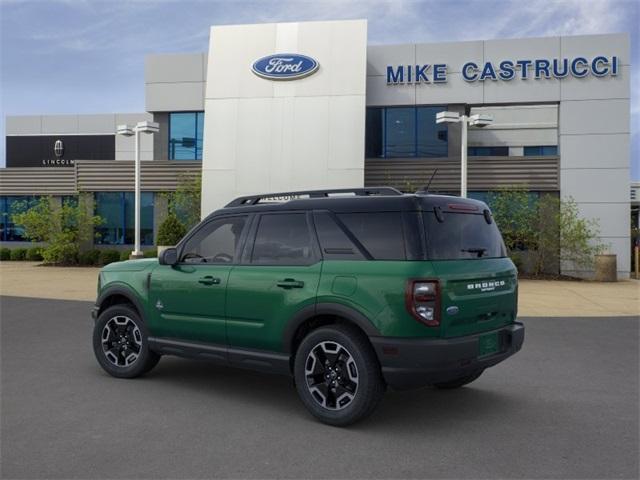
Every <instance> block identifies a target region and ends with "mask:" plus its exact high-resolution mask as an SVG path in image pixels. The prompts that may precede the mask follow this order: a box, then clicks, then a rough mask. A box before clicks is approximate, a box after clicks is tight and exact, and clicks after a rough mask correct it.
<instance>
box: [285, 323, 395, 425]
mask: <svg viewBox="0 0 640 480" xmlns="http://www.w3.org/2000/svg"><path fill="white" fill-rule="evenodd" d="M294 375H295V381H296V389H297V390H298V395H299V396H300V399H301V400H302V402H303V403H304V405H305V407H307V409H308V410H309V412H311V414H312V415H313V416H315V417H316V418H317V419H319V420H320V421H321V422H323V423H327V424H329V425H335V426H341V427H342V426H346V425H350V424H352V423H354V422H357V421H358V420H361V419H363V418H365V417H367V416H368V415H370V414H371V413H372V412H373V411H374V409H375V408H376V406H377V405H378V403H379V402H380V399H381V398H382V395H383V394H384V382H383V380H382V374H381V372H380V365H379V364H378V360H377V358H376V355H375V353H374V351H373V349H372V348H371V345H370V344H369V342H368V340H367V338H366V337H365V336H364V335H363V334H362V333H360V332H359V331H358V330H356V329H355V328H352V327H348V326H345V325H332V326H330V327H322V328H319V329H317V330H314V331H312V332H311V333H309V334H308V335H307V336H306V337H305V338H304V340H303V341H302V343H301V344H300V346H299V347H298V351H297V352H296V358H295V365H294Z"/></svg>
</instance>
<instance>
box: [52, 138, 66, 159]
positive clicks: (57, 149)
mask: <svg viewBox="0 0 640 480" xmlns="http://www.w3.org/2000/svg"><path fill="white" fill-rule="evenodd" d="M53 153H54V154H55V155H56V158H62V155H64V143H62V140H56V141H55V143H54V144H53Z"/></svg>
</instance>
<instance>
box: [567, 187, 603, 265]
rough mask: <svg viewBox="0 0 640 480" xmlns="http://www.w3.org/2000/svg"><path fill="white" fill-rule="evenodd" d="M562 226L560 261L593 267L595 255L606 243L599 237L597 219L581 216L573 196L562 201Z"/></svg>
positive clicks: (601, 250) (600, 251)
mask: <svg viewBox="0 0 640 480" xmlns="http://www.w3.org/2000/svg"><path fill="white" fill-rule="evenodd" d="M558 223H559V226H560V261H561V262H563V263H568V264H569V265H570V266H571V267H572V268H574V267H576V268H577V269H588V270H590V269H592V268H593V265H594V260H595V256H596V255H597V254H599V253H602V252H603V251H604V250H605V248H606V245H604V244H603V243H602V242H600V240H599V239H598V236H599V234H600V227H599V224H598V221H597V220H596V219H585V218H580V212H579V211H578V205H577V204H576V202H575V201H574V200H573V198H571V197H568V198H567V199H565V200H561V201H560V208H559V212H558Z"/></svg>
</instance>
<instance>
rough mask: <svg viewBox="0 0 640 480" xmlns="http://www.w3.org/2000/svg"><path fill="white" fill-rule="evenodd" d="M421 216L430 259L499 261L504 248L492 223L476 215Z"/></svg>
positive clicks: (432, 214) (445, 214)
mask: <svg viewBox="0 0 640 480" xmlns="http://www.w3.org/2000/svg"><path fill="white" fill-rule="evenodd" d="M441 219H442V221H438V219H437V218H436V215H435V213H433V212H427V213H424V224H425V229H426V238H427V257H428V258H429V260H461V259H478V258H500V257H505V256H506V249H505V246H504V242H503V241H502V236H501V235H500V231H499V230H498V227H497V226H496V224H495V222H493V221H492V222H491V223H487V221H486V219H485V216H484V215H482V214H475V213H442V217H441Z"/></svg>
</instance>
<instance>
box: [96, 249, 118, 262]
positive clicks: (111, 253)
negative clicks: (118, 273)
mask: <svg viewBox="0 0 640 480" xmlns="http://www.w3.org/2000/svg"><path fill="white" fill-rule="evenodd" d="M119 261H120V252H119V251H118V250H101V251H100V264H101V265H109V264H110V263H114V262H119Z"/></svg>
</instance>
